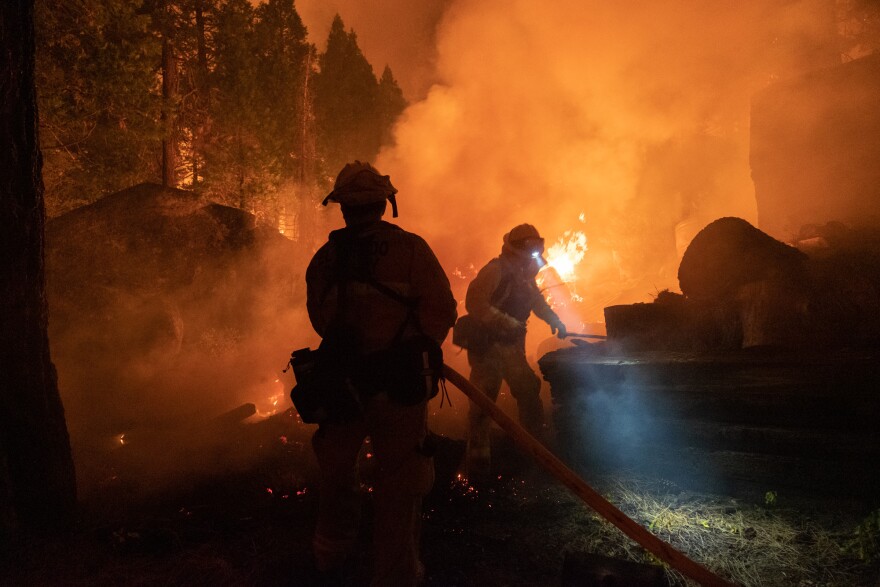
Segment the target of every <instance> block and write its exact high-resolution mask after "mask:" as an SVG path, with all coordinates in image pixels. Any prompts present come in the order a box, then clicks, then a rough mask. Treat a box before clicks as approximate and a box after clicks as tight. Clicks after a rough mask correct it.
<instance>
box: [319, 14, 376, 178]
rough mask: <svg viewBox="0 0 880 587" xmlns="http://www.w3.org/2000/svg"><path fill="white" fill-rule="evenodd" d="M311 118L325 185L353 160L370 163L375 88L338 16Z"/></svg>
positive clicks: (370, 71)
mask: <svg viewBox="0 0 880 587" xmlns="http://www.w3.org/2000/svg"><path fill="white" fill-rule="evenodd" d="M318 63H319V71H318V73H317V75H316V76H315V117H316V124H317V127H318V147H319V152H320V154H321V156H322V159H323V164H324V168H323V172H324V175H325V177H326V178H327V179H328V180H329V179H331V178H332V177H333V176H335V174H336V172H337V171H339V169H341V168H342V166H343V165H344V164H345V163H346V162H348V161H351V160H353V159H360V160H363V161H369V160H372V159H373V158H374V157H375V156H376V154H377V152H378V150H379V141H380V137H381V131H380V130H379V127H378V120H379V98H378V93H379V84H378V82H377V81H376V76H375V75H374V74H373V68H372V67H371V66H370V64H369V62H368V61H367V59H366V57H364V54H363V53H362V52H361V50H360V47H358V44H357V35H356V34H355V33H354V31H349V32H346V31H345V24H344V23H343V22H342V18H341V17H340V16H339V15H338V14H337V15H336V17H335V18H334V19H333V24H332V25H331V27H330V34H329V36H328V38H327V49H326V50H325V51H324V53H322V54H321V55H320V57H319V59H318Z"/></svg>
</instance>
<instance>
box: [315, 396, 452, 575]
mask: <svg viewBox="0 0 880 587" xmlns="http://www.w3.org/2000/svg"><path fill="white" fill-rule="evenodd" d="M426 434H427V403H426V402H423V403H421V404H418V405H415V406H401V405H399V404H397V403H395V402H391V401H389V400H388V398H387V396H386V395H385V394H384V393H383V394H379V395H377V396H375V397H373V398H371V399H370V400H369V401H368V402H367V405H366V407H365V413H364V416H363V418H361V419H359V420H357V421H355V422H351V423H345V424H322V425H321V426H320V428H319V429H318V430H317V432H316V433H315V435H314V437H313V438H312V446H313V448H314V450H315V455H316V457H317V460H318V464H319V466H320V475H321V485H320V491H321V493H320V498H319V505H318V523H317V528H316V530H315V535H314V538H313V542H312V546H313V549H314V555H315V562H316V564H317V566H318V568H319V569H320V570H330V569H333V568H334V567H338V566H340V565H342V564H343V563H344V561H345V560H346V558H347V557H348V556H349V555H350V554H352V550H353V548H354V546H355V541H356V539H357V534H358V526H359V523H360V517H361V511H360V509H361V508H360V505H361V493H360V490H359V482H358V475H357V460H358V454H359V452H360V449H361V445H362V444H363V442H364V440H365V438H366V437H367V436H369V437H370V439H371V442H372V444H371V446H372V453H373V458H374V459H375V462H374V465H375V484H374V486H373V494H372V495H373V502H374V505H375V526H374V531H373V544H374V555H375V563H374V570H373V580H372V583H371V585H372V586H373V587H380V586H386V585H387V586H393V587H398V586H400V587H408V586H414V585H416V584H417V582H418V580H419V574H420V566H421V563H420V562H419V534H420V530H421V516H422V507H421V506H422V498H423V497H424V496H425V495H427V493H428V491H429V490H430V489H431V486H432V485H433V483H434V462H433V459H432V458H431V457H429V456H426V455H425V454H424V451H423V448H424V447H423V444H424V440H425V436H426Z"/></svg>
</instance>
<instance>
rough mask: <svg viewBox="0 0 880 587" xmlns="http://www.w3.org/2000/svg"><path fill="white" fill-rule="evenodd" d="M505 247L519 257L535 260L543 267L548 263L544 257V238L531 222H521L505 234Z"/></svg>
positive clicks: (538, 265) (539, 266)
mask: <svg viewBox="0 0 880 587" xmlns="http://www.w3.org/2000/svg"><path fill="white" fill-rule="evenodd" d="M504 248H505V249H507V250H509V251H510V252H512V253H513V254H515V255H516V256H517V257H519V258H521V259H523V260H526V261H534V262H535V263H537V267H538V268H541V267H543V266H544V265H546V264H547V260H546V259H545V258H544V239H543V238H542V237H541V235H540V234H539V233H538V229H537V228H535V227H534V226H532V225H531V224H519V225H517V226H514V227H513V228H512V229H511V230H510V232H508V233H507V234H505V235H504Z"/></svg>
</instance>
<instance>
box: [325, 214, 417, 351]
mask: <svg viewBox="0 0 880 587" xmlns="http://www.w3.org/2000/svg"><path fill="white" fill-rule="evenodd" d="M386 224H387V223H386ZM388 226H390V227H393V228H395V229H397V230H401V229H400V228H399V227H397V226H395V225H393V224H388ZM330 240H332V241H334V242H335V243H336V244H337V251H338V255H337V259H336V275H335V279H334V281H333V283H335V284H336V286H337V291H338V292H339V293H338V298H337V299H338V304H337V307H336V319H339V318H340V317H342V318H344V317H345V315H346V313H347V305H348V304H347V299H348V298H347V290H348V284H349V283H350V282H353V281H354V282H359V283H365V284H367V285H370V286H372V287H373V288H375V289H376V290H377V291H378V292H380V293H382V294H383V295H385V296H387V297H389V298H391V299H392V300H394V301H395V302H397V303H399V304H401V305H403V306H405V307H406V308H407V312H406V317H405V318H404V320H403V322H402V323H401V324H400V327H398V329H397V332H396V333H395V334H394V338H392V344H394V343H397V342H399V341H400V339H401V338H402V337H403V333H404V332H405V331H406V327H407V325H408V324H409V323H410V321H412V323H413V325H414V326H415V328H416V330H418V332H419V333H420V334H424V331H423V330H422V326H421V324H420V323H419V317H418V315H417V314H416V308H418V305H419V300H418V298H414V297H411V296H405V295H403V294H401V293H400V292H398V291H395V290H394V289H392V288H390V287H388V286H387V285H385V284H384V283H381V282H380V281H378V280H377V279H376V278H375V277H374V276H373V275H371V274H368V275H363V276H353V275H351V274H350V272H349V271H348V270H347V269H348V267H347V265H348V263H349V260H350V255H351V254H352V244H353V242H354V240H355V237H354V235H353V233H352V231H351V229H349V228H347V227H346V228H341V229H339V230H334V231H333V232H332V233H330Z"/></svg>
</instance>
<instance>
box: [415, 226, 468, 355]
mask: <svg viewBox="0 0 880 587" xmlns="http://www.w3.org/2000/svg"><path fill="white" fill-rule="evenodd" d="M412 285H413V288H414V290H415V294H416V296H417V297H418V300H419V305H418V317H419V324H420V326H421V327H422V330H423V331H424V332H425V334H427V335H428V336H430V337H431V338H433V339H435V340H437V341H438V342H443V340H445V339H446V335H447V334H449V329H450V328H452V325H453V324H455V319H456V318H457V317H458V309H457V307H458V304H457V303H456V301H455V297H454V296H453V295H452V288H450V286H449V278H447V277H446V273H445V272H444V271H443V267H442V266H441V265H440V261H438V260H437V257H436V256H435V255H434V252H433V251H432V250H431V248H430V247H429V246H428V243H426V242H425V241H424V240H422V239H418V241H417V245H416V247H415V251H414V259H413V264H412Z"/></svg>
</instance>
